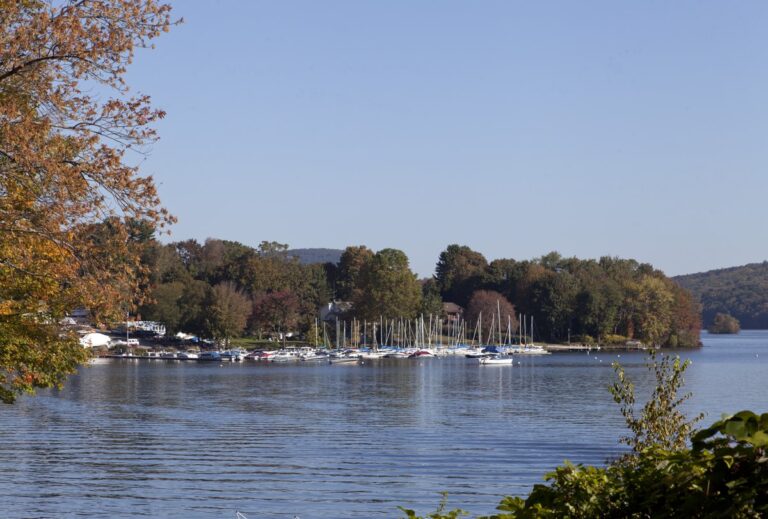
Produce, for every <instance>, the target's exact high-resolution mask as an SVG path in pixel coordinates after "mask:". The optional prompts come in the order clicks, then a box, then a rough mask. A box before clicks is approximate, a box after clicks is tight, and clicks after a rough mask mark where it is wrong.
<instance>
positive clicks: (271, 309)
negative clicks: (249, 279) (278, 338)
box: [250, 291, 301, 335]
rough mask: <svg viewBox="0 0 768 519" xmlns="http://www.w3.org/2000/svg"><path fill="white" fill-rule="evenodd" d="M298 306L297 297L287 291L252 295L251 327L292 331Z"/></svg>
mask: <svg viewBox="0 0 768 519" xmlns="http://www.w3.org/2000/svg"><path fill="white" fill-rule="evenodd" d="M300 308H301V304H300V301H299V298H298V297H296V294H294V293H292V292H289V291H282V292H272V293H270V294H260V295H257V296H254V298H253V311H252V313H251V317H250V323H251V328H252V329H253V330H254V331H256V332H264V331H269V332H289V331H292V330H293V329H294V328H295V327H296V325H297V324H298V322H299V311H300ZM259 335H261V333H259Z"/></svg>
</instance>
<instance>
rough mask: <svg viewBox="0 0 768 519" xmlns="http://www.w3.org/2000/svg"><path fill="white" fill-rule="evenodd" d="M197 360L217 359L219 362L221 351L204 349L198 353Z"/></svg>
mask: <svg viewBox="0 0 768 519" xmlns="http://www.w3.org/2000/svg"><path fill="white" fill-rule="evenodd" d="M197 360H207V361H219V362H221V353H219V352H218V351H204V352H202V353H200V355H198V357H197Z"/></svg>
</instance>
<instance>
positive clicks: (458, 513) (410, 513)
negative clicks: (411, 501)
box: [397, 492, 469, 519]
mask: <svg viewBox="0 0 768 519" xmlns="http://www.w3.org/2000/svg"><path fill="white" fill-rule="evenodd" d="M440 495H441V496H442V498H441V499H440V503H439V504H438V505H437V509H436V510H435V511H434V512H432V513H431V514H427V515H426V516H422V515H418V514H417V513H416V512H415V511H414V510H411V509H409V508H403V507H402V506H398V507H397V508H398V509H400V511H401V512H403V513H404V514H405V517H406V519H457V518H458V517H464V516H467V515H469V512H466V511H464V510H462V509H460V508H455V509H453V510H449V511H447V512H446V511H445V507H446V506H447V505H448V493H447V492H440Z"/></svg>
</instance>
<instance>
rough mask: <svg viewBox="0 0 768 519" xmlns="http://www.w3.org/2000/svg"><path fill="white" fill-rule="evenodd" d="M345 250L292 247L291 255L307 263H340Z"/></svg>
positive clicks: (289, 253)
mask: <svg viewBox="0 0 768 519" xmlns="http://www.w3.org/2000/svg"><path fill="white" fill-rule="evenodd" d="M343 252H344V251H343V250H340V249H291V250H289V251H288V255H289V256H293V257H294V258H298V259H299V261H300V262H301V263H303V264H305V265H310V264H312V263H338V262H339V260H340V259H341V255H342V253H343Z"/></svg>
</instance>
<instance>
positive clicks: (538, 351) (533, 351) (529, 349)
mask: <svg viewBox="0 0 768 519" xmlns="http://www.w3.org/2000/svg"><path fill="white" fill-rule="evenodd" d="M519 353H522V354H524V355H549V354H550V352H548V351H547V350H545V349H544V347H543V346H536V344H534V342H533V316H531V343H530V344H526V345H525V346H524V347H522V348H521V349H520V351H519Z"/></svg>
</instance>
